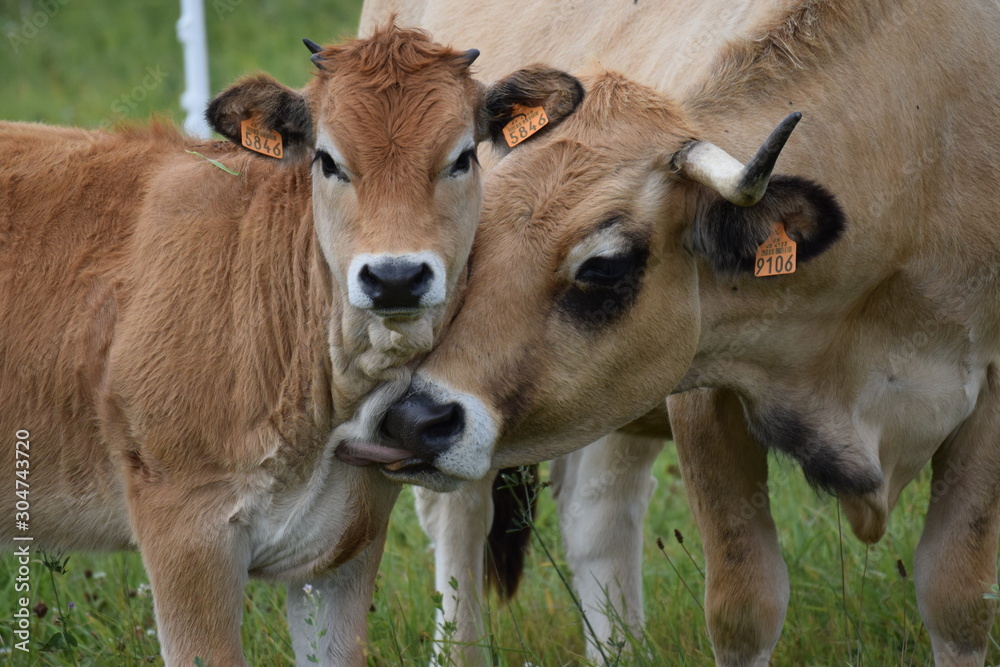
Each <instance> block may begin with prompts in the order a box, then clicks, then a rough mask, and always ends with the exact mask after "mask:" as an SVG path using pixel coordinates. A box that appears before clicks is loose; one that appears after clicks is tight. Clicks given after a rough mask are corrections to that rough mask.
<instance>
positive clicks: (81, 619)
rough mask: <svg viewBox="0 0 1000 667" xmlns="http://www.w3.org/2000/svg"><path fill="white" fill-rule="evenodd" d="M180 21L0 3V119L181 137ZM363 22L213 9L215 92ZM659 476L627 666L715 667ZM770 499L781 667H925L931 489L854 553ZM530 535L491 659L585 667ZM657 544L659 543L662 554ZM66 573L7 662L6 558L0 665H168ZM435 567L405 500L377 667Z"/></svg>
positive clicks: (911, 499) (674, 488)
mask: <svg viewBox="0 0 1000 667" xmlns="http://www.w3.org/2000/svg"><path fill="white" fill-rule="evenodd" d="M177 6H178V3H176V2H162V3H153V2H147V1H143V2H133V3H129V4H127V5H126V4H123V3H96V2H83V0H50V1H47V2H38V1H34V2H32V1H29V0H0V27H2V32H3V44H0V72H2V74H0V118H3V119H12V120H33V121H44V122H50V123H62V124H73V125H80V126H85V127H97V126H101V125H106V124H109V123H112V124H113V123H116V122H120V121H128V120H140V119H142V118H145V117H147V116H148V115H149V114H151V113H153V112H158V113H162V114H165V115H167V116H169V117H173V118H174V119H176V120H178V121H180V120H181V115H180V111H179V109H178V104H177V100H178V97H179V95H180V93H181V90H182V88H183V67H182V61H181V53H180V47H179V45H178V44H177V41H176V38H175V28H174V26H175V22H176V19H177V11H178V10H177ZM358 11H359V3H356V2H344V1H339V2H338V1H335V2H325V3H320V4H318V5H317V4H314V3H307V2H305V0H292V1H284V2H280V3H279V2H257V1H251V0H210V1H209V2H207V3H206V13H207V18H208V26H209V37H210V44H211V47H210V48H211V57H212V72H211V77H212V87H213V90H218V89H220V88H221V87H222V86H224V85H225V84H226V83H228V82H230V81H232V80H233V79H235V78H236V77H237V76H239V75H241V74H243V73H245V72H248V71H252V70H257V69H263V70H267V71H269V72H271V73H272V74H274V75H275V76H276V77H277V78H278V79H279V80H281V81H283V82H285V83H287V84H289V85H292V86H298V85H301V84H302V83H303V82H304V81H306V80H307V77H308V76H309V74H310V71H311V65H310V64H309V62H308V57H307V56H308V54H307V52H306V50H305V48H304V47H302V45H301V44H300V43H299V40H300V38H301V37H310V38H312V39H314V40H317V41H326V40H331V39H333V38H335V37H337V36H343V35H349V34H350V33H351V32H352V31H353V30H354V28H355V25H356V23H357V17H358ZM32 21H34V23H32ZM0 159H2V158H0ZM0 194H2V193H0ZM656 472H657V477H658V479H659V480H660V484H659V487H658V489H657V491H656V494H655V497H654V500H653V503H652V510H651V512H650V517H649V519H648V521H647V527H646V533H645V535H646V560H645V568H644V586H645V592H646V612H647V617H648V628H649V630H648V635H647V636H646V637H644V638H641V639H639V640H637V643H645V644H646V645H647V646H648V648H649V649H650V654H651V655H654V656H656V658H655V660H652V661H648V660H645V659H635V660H624V659H623V660H622V661H621V662H622V663H623V664H633V663H635V664H644V663H647V662H648V663H649V664H657V665H664V664H666V665H708V664H711V663H712V659H711V647H710V645H709V641H708V636H707V633H706V630H705V624H704V620H703V618H702V612H701V609H700V606H699V605H700V599H701V596H702V595H703V592H704V580H703V578H702V576H701V574H700V572H699V567H703V560H704V559H703V557H702V553H701V549H700V543H699V540H698V536H697V532H696V531H695V528H694V525H693V520H692V517H691V514H690V512H689V510H688V508H687V505H686V502H685V498H684V492H683V487H682V484H681V481H680V478H679V476H678V475H677V469H676V458H675V456H674V454H673V452H672V451H671V450H670V449H668V450H667V452H666V453H665V454H664V455H663V456H662V457H661V460H660V461H659V462H658V465H657V471H656ZM772 487H773V492H772V502H773V507H774V511H775V517H776V521H777V524H778V531H779V535H780V539H781V543H782V547H783V550H784V553H785V557H786V559H787V562H788V567H789V574H790V577H791V581H792V595H791V603H790V605H789V610H788V618H787V621H786V624H785V631H784V635H783V637H782V640H781V642H780V644H779V645H778V649H777V651H776V653H775V656H774V659H773V661H772V664H775V665H834V664H836V665H861V664H866V665H873V666H875V665H926V664H929V662H930V642H929V639H928V637H927V633H926V631H925V630H924V629H923V627H922V625H921V623H920V619H919V615H918V613H917V608H916V600H915V596H914V589H913V583H912V580H911V579H909V578H904V577H901V576H900V574H899V573H898V571H897V567H896V562H897V559H899V560H902V562H903V563H904V565H905V567H906V569H907V570H908V571H912V559H913V549H914V547H915V545H916V543H917V540H918V537H919V531H920V529H921V527H922V525H923V509H924V506H925V504H926V499H927V495H928V480H927V475H926V474H925V475H924V476H922V477H921V478H920V480H919V481H918V482H917V483H916V484H914V485H912V486H911V487H910V488H909V489H907V491H906V492H905V493H904V495H903V497H902V499H901V501H900V504H899V506H898V507H897V509H896V511H895V512H894V514H893V516H892V519H891V522H890V528H889V533H888V535H887V536H886V538H885V539H884V540H883V541H882V543H880V544H879V545H878V546H876V547H872V548H870V549H866V548H865V547H864V546H863V545H861V544H860V543H859V542H858V541H857V540H855V539H854V538H853V537H852V536H850V533H849V530H848V529H847V527H846V525H845V526H843V530H844V536H843V540H841V539H839V538H838V535H839V534H840V532H841V530H840V529H841V526H840V521H839V516H838V512H837V508H836V504H835V503H834V502H833V501H832V500H830V499H828V498H821V497H818V496H817V495H816V494H814V493H813V492H812V491H810V490H809V489H808V487H806V485H805V484H804V482H803V481H802V479H801V475H800V474H799V472H798V470H797V469H795V468H794V467H792V466H789V465H786V464H783V463H780V462H777V463H776V464H775V467H774V472H773V480H772ZM537 525H538V532H539V534H540V535H541V539H543V540H545V542H546V543H547V544H548V545H549V546H550V547H552V551H553V553H554V554H555V561H554V562H553V561H551V560H549V559H547V558H545V557H543V556H542V555H541V554H542V550H541V549H539V548H538V545H537V543H536V544H534V545H533V548H532V551H531V553H530V556H529V562H528V572H527V575H526V581H525V582H524V584H523V585H522V589H521V595H520V597H518V598H517V599H516V600H515V601H514V602H513V603H512V604H510V605H498V604H497V603H496V602H495V601H491V603H490V604H491V609H490V616H489V627H490V628H491V630H492V639H491V646H492V647H493V648H494V650H493V653H494V655H495V656H496V662H497V663H498V664H503V665H522V664H525V663H526V662H530V663H532V664H535V665H546V666H548V665H571V664H577V663H580V662H581V661H582V654H583V651H584V641H583V635H582V632H581V629H580V617H579V614H578V613H577V611H576V609H575V608H574V606H573V604H572V601H571V598H570V595H569V594H568V593H567V591H566V590H565V588H564V587H563V585H562V583H561V581H560V577H559V571H560V570H562V571H563V572H565V564H564V563H563V562H562V561H561V560H560V556H559V555H558V554H559V553H560V551H559V544H558V543H559V537H558V528H557V526H556V523H555V507H554V504H553V503H552V501H551V499H550V497H549V495H548V494H547V493H543V496H542V498H541V507H540V512H539V516H538V520H537ZM675 530H678V531H680V533H681V534H682V535H683V536H684V537H685V541H684V545H683V546H684V547H686V548H687V549H688V550H689V551H690V557H689V555H688V553H686V552H685V550H684V549H683V548H682V547H681V545H679V544H678V542H677V540H676V539H675V537H674V534H675V533H674V531H675ZM657 538H662V539H663V542H664V547H665V548H664V551H663V552H661V551H660V550H659V549H658V548H657V546H656V540H657ZM69 556H70V560H69V561H68V563H64V562H63V561H60V562H59V563H52V562H50V563H49V564H48V566H46V564H44V563H42V562H35V563H32V565H31V570H32V571H31V580H32V582H34V583H35V584H36V588H35V590H34V592H33V597H32V605H35V604H36V603H42V604H44V605H45V606H46V607H47V608H48V611H47V613H45V614H44V616H42V615H41V614H38V615H37V616H35V617H34V618H33V619H32V625H33V629H32V637H33V639H34V640H36V641H39V642H44V641H46V640H51V642H50V643H49V645H48V647H47V649H48V650H45V651H42V650H35V651H33V652H32V653H31V654H30V655H29V656H24V655H23V654H20V653H17V654H14V653H11V652H10V651H9V647H10V645H9V642H10V638H11V630H12V618H11V613H12V610H13V609H14V597H15V594H14V581H13V577H14V573H13V572H14V565H15V563H14V559H13V558H12V557H11V556H9V555H5V556H0V664H4V663H5V662H7V663H10V664H15V665H97V666H103V665H140V664H142V665H146V664H159V663H160V662H161V661H160V659H159V657H158V650H159V646H158V642H157V638H156V633H155V628H154V624H153V615H152V599H151V596H150V594H149V590H148V586H147V584H146V582H147V578H146V576H145V573H144V571H143V569H142V564H141V561H140V559H139V557H138V556H137V555H135V554H116V555H90V554H70V555H69ZM432 565H433V561H432V555H431V554H430V552H429V551H428V548H427V540H426V538H425V537H424V535H423V533H422V532H421V531H420V529H419V526H418V524H417V520H416V516H415V513H414V510H413V502H412V495H411V494H410V493H409V492H404V493H403V495H402V497H401V501H400V503H399V505H398V507H397V510H396V512H395V515H394V517H393V523H392V527H391V532H390V537H389V541H388V545H387V548H386V553H385V556H384V559H383V564H382V569H381V574H380V581H379V590H378V593H377V595H376V600H375V605H374V609H373V611H372V612H371V615H370V617H369V627H370V631H371V646H370V648H371V655H372V663H373V664H378V665H417V664H426V663H428V662H429V661H430V656H431V642H430V641H429V639H428V638H429V637H430V635H431V634H432V633H433V627H432V623H433V612H434V605H435V598H434V593H433V590H432V581H433V578H432ZM60 570H64V571H60ZM842 572H843V580H842ZM984 592H985V591H984ZM283 608H284V590H283V589H281V588H279V587H274V586H269V585H267V584H263V583H260V582H253V583H251V585H250V586H248V588H247V592H246V598H245V604H244V629H243V632H244V646H245V647H246V651H247V656H248V659H249V661H250V663H251V664H254V665H284V664H290V663H291V662H292V653H291V648H290V645H289V639H288V629H287V626H286V624H285V621H284V612H283ZM38 609H39V611H41V607H39V608H38ZM60 619H62V620H61V621H60ZM64 632H65V635H63V633H64ZM65 636H72V637H73V638H74V640H75V641H76V642H77V645H76V646H71V645H68V644H67V643H66V641H65ZM60 637H64V638H63V639H60ZM638 654H640V655H641V654H642V652H641V651H639V652H638ZM988 664H991V665H998V664H1000V627H995V630H994V635H993V645H992V647H991V653H990V657H989V661H988Z"/></svg>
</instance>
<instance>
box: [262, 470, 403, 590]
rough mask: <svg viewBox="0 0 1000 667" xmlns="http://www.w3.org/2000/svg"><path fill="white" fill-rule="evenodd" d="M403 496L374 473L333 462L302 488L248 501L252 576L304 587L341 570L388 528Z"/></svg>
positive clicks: (284, 490)
mask: <svg viewBox="0 0 1000 667" xmlns="http://www.w3.org/2000/svg"><path fill="white" fill-rule="evenodd" d="M328 458H332V457H328ZM272 488H273V486H272ZM399 490H400V486H399V485H398V484H395V483H393V482H390V481H389V480H388V479H386V478H385V477H384V476H383V475H382V474H381V473H380V472H378V471H377V470H376V469H375V468H374V467H368V468H357V467H353V466H349V465H347V464H344V463H341V462H340V461H338V460H336V459H333V460H332V461H330V462H329V463H328V464H327V466H325V468H321V469H317V470H315V471H314V472H313V475H312V477H311V479H310V480H309V481H308V482H306V483H304V484H300V485H297V486H295V487H293V488H285V489H283V490H282V491H280V492H277V493H270V492H268V493H263V494H257V495H255V496H253V497H250V498H249V499H248V500H247V503H246V510H247V511H246V515H247V517H248V518H249V521H250V529H251V561H250V568H249V569H250V575H251V576H256V577H262V578H265V579H274V580H281V581H305V580H308V579H309V578H311V577H313V576H315V575H318V574H321V573H323V572H326V571H328V570H331V569H333V568H335V567H337V566H339V565H341V564H343V563H344V562H346V561H348V560H350V559H351V558H353V557H354V556H355V555H357V554H358V553H359V552H360V551H361V550H362V549H364V547H366V546H367V545H368V544H369V543H370V542H371V541H372V540H373V539H374V538H375V537H376V536H377V535H378V533H379V531H380V530H381V529H382V528H383V527H384V526H385V525H386V524H387V523H388V520H389V514H390V512H391V511H392V507H393V505H394V504H395V501H396V497H397V496H398V495H399Z"/></svg>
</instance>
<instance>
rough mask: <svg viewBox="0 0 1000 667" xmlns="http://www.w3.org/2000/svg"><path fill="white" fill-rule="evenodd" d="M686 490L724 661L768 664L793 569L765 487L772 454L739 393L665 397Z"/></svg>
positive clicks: (713, 632) (710, 617) (711, 625)
mask: <svg viewBox="0 0 1000 667" xmlns="http://www.w3.org/2000/svg"><path fill="white" fill-rule="evenodd" d="M667 407H668V410H669V412H670V424H671V427H672V428H673V432H674V441H675V443H676V445H677V454H678V457H679V460H680V467H681V473H682V475H683V478H684V488H685V491H686V492H687V496H688V500H689V502H690V504H691V510H692V512H693V513H694V518H695V521H696V522H697V524H698V532H699V533H700V534H701V539H702V542H703V544H704V548H705V576H706V585H705V616H706V621H707V623H708V632H709V635H710V636H711V638H712V646H713V648H714V650H715V660H716V662H717V664H719V665H725V666H732V667H736V666H740V667H745V666H749V665H766V664H767V663H768V660H769V659H770V656H771V652H772V651H773V650H774V646H775V644H777V642H778V638H779V636H780V635H781V628H782V625H783V624H784V621H785V610H786V609H787V607H788V592H789V585H788V571H787V569H786V567H785V562H784V560H783V559H782V557H781V552H780V550H779V548H778V538H777V533H776V531H775V528H774V521H773V520H772V518H771V511H770V501H769V498H768V488H767V452H766V451H765V450H764V448H763V447H761V446H760V445H759V444H758V443H757V442H755V441H754V440H753V438H751V437H750V435H749V433H748V432H747V429H746V423H745V421H744V417H743V409H742V406H741V405H740V402H739V399H738V398H737V397H736V396H735V395H734V394H732V393H730V392H726V391H723V390H708V389H702V390H695V391H690V392H686V393H684V394H678V395H675V396H671V397H670V398H669V399H668V400H667Z"/></svg>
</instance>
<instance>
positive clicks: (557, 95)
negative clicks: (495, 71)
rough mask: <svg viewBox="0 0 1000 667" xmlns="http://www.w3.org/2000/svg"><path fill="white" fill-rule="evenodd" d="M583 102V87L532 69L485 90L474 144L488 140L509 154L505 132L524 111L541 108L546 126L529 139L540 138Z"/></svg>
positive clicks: (572, 79) (556, 72)
mask: <svg viewBox="0 0 1000 667" xmlns="http://www.w3.org/2000/svg"><path fill="white" fill-rule="evenodd" d="M582 100H583V85H582V84H581V83H580V82H579V81H578V80H577V78H576V77H574V76H571V75H569V74H567V73H566V72H563V71H561V70H557V69H552V68H549V67H544V66H542V65H532V66H531V67H526V68H525V69H521V70H518V71H516V72H514V73H513V74H510V75H508V76H506V77H504V78H503V79H500V80H499V81H496V82H494V83H492V84H490V85H489V86H487V87H486V89H485V91H483V98H482V104H481V105H480V108H479V118H478V122H477V124H476V141H485V140H487V139H488V140H490V141H492V142H493V145H494V146H496V147H497V148H499V149H501V150H503V151H506V150H509V147H508V143H507V141H506V140H505V139H504V133H503V130H504V128H505V127H506V126H507V125H508V123H510V122H511V121H512V120H513V119H514V117H515V116H517V115H518V114H520V113H523V110H524V109H525V108H528V109H531V108H535V107H541V108H542V109H544V110H545V115H546V116H547V117H548V123H547V124H546V125H545V126H544V127H542V128H541V129H540V130H539V131H538V132H536V133H535V134H533V135H531V136H539V134H541V133H543V132H546V131H547V130H548V129H549V128H551V127H554V126H556V125H558V124H559V123H561V122H562V121H563V120H564V119H566V118H567V117H568V116H570V115H571V114H572V113H573V112H574V111H576V108H577V106H579V104H580V102H581V101H582Z"/></svg>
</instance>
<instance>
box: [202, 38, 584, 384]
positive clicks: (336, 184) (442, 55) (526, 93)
mask: <svg viewBox="0 0 1000 667" xmlns="http://www.w3.org/2000/svg"><path fill="white" fill-rule="evenodd" d="M304 41H305V42H306V46H307V47H308V48H309V50H310V51H311V52H312V53H313V55H312V57H311V59H312V62H313V63H314V65H315V66H316V72H315V78H314V79H313V80H312V81H311V82H310V83H309V84H308V85H306V86H305V88H304V89H302V90H301V91H296V90H292V89H289V88H287V87H285V86H283V85H281V84H280V83H278V82H277V81H275V80H274V79H272V78H271V77H269V76H267V75H256V76H251V77H248V78H246V79H244V80H242V81H240V82H238V83H236V84H235V85H233V86H232V87H230V88H228V89H227V90H225V91H224V92H222V93H221V94H219V95H218V96H217V97H216V98H215V99H214V100H212V102H211V104H210V105H209V108H208V112H207V115H208V119H209V121H210V122H211V124H212V126H213V127H214V128H215V130H216V131H218V132H219V133H220V134H222V135H224V136H225V137H227V138H228V139H230V140H231V141H232V142H234V143H235V144H237V145H240V146H242V145H243V144H244V138H249V140H250V141H251V143H253V144H255V145H254V146H253V148H255V149H259V148H260V147H258V146H257V145H256V144H257V143H261V144H262V146H261V147H263V148H264V150H265V153H260V152H259V151H254V154H255V155H259V156H260V157H261V159H264V160H272V161H276V162H280V163H282V164H291V165H308V167H309V171H308V174H309V177H310V178H311V180H312V213H313V217H314V224H315V229H316V235H317V238H318V243H319V247H320V248H321V250H322V255H323V257H324V259H325V262H326V264H327V265H328V266H329V268H330V270H331V272H332V274H333V278H334V280H333V284H334V292H335V298H336V297H337V296H338V294H337V292H338V290H339V299H340V306H341V307H340V308H339V312H340V313H341V316H342V321H341V322H334V323H332V325H331V327H332V328H333V329H334V330H335V333H334V334H333V335H334V337H335V338H337V345H334V346H332V347H335V348H337V350H338V351H339V353H341V354H343V355H344V357H345V359H346V360H347V361H345V362H344V365H345V366H346V365H351V364H355V362H356V361H357V360H358V359H360V360H361V365H360V367H361V370H362V371H364V372H365V373H367V374H368V376H370V377H374V378H376V379H378V378H379V374H380V372H381V371H383V370H385V369H390V370H391V369H393V368H396V367H398V366H401V365H402V364H405V363H406V362H408V361H409V360H411V359H412V358H413V357H414V356H415V355H417V354H419V353H421V352H425V351H427V350H428V349H430V346H431V343H432V339H433V335H434V334H435V333H436V331H437V330H438V329H439V328H440V326H441V324H442V322H443V321H444V319H445V315H446V313H447V310H448V307H449V304H450V303H451V302H453V301H454V299H453V298H452V297H453V296H454V295H455V294H456V291H457V290H456V286H457V285H459V283H460V281H464V279H465V276H466V270H465V267H466V263H467V260H468V255H469V251H470V248H471V245H472V239H473V236H474V233H475V230H476V227H477V225H478V222H479V213H480V206H481V180H480V170H479V167H478V160H477V157H476V144H477V142H478V141H479V140H481V139H483V138H485V137H488V136H492V135H493V134H496V133H499V132H500V127H499V124H500V123H501V122H502V121H503V120H504V118H505V117H507V118H509V115H510V114H509V111H510V109H511V108H512V107H513V106H514V105H518V104H520V105H529V106H544V107H545V108H546V110H547V111H548V112H549V116H550V118H551V121H552V122H551V126H553V127H554V126H556V125H557V124H558V123H559V121H561V120H562V118H563V117H564V116H566V115H568V114H570V113H572V111H573V109H574V108H575V107H576V105H577V104H578V103H579V100H580V97H581V96H582V87H581V86H580V84H579V82H577V81H576V79H574V78H573V77H571V76H569V75H567V74H564V73H562V72H559V71H555V70H551V69H546V68H533V69H529V70H521V71H518V72H515V73H514V74H512V75H510V76H509V77H507V78H505V79H502V80H500V81H498V82H496V83H494V84H492V85H490V86H484V85H482V84H480V83H478V82H476V81H475V80H474V79H473V78H472V75H471V73H470V65H471V64H472V63H473V61H474V60H475V58H476V56H477V55H478V52H477V51H475V50H471V51H465V52H462V51H456V50H453V49H451V48H448V47H445V46H441V45H439V44H435V43H434V42H432V41H431V39H430V38H429V37H428V35H426V34H425V33H424V32H422V31H418V30H405V29H399V28H397V27H395V26H394V25H391V24H390V25H389V26H386V27H384V28H382V29H380V30H378V31H376V32H375V34H374V35H372V36H371V37H370V38H367V39H360V40H353V41H349V42H346V43H343V44H340V45H335V46H328V47H321V46H319V45H317V44H315V43H313V42H310V41H309V40H304ZM247 121H250V123H251V125H250V126H249V130H248V127H247V126H246V125H245V123H246V122H247ZM255 130H260V131H259V132H258V131H255ZM268 133H270V135H268ZM268 136H273V137H278V136H280V139H281V142H282V146H281V149H280V154H279V153H276V152H275V149H274V148H273V146H274V142H273V141H271V142H268ZM264 142H267V143H268V146H270V152H266V151H267V150H268V146H263V143H264ZM244 147H245V146H244ZM248 150H252V149H248ZM373 349H374V353H373V354H367V353H366V354H362V352H365V351H366V350H367V351H368V352H371V351H372V350H373ZM355 365H356V364H355ZM340 366H341V364H340V361H338V360H335V361H334V372H335V374H336V373H337V370H338V368H339V367H340Z"/></svg>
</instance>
